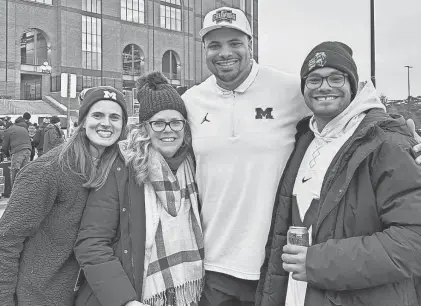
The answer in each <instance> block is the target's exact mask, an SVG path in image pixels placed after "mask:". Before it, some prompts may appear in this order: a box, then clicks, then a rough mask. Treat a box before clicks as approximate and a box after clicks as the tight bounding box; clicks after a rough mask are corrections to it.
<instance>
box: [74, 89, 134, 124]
mask: <svg viewBox="0 0 421 306" xmlns="http://www.w3.org/2000/svg"><path fill="white" fill-rule="evenodd" d="M78 99H79V105H80V108H79V119H78V122H79V123H80V122H82V120H83V119H84V118H85V117H86V115H87V114H88V112H89V109H90V108H91V107H92V105H94V104H95V103H96V102H98V101H100V100H110V101H114V102H116V103H118V105H120V106H121V109H122V110H123V117H124V121H125V122H127V117H128V115H127V106H126V101H125V100H124V95H123V93H122V92H120V91H119V90H117V89H115V88H114V87H111V86H98V87H92V88H87V89H84V90H82V91H81V93H80V94H79V97H78Z"/></svg>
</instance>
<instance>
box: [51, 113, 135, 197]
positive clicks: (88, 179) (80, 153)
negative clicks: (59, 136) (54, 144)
mask: <svg viewBox="0 0 421 306" xmlns="http://www.w3.org/2000/svg"><path fill="white" fill-rule="evenodd" d="M85 120H86V119H83V121H82V122H81V123H80V125H79V126H78V127H77V128H76V129H75V131H74V133H73V135H72V136H71V137H70V138H69V139H68V141H66V142H65V143H64V144H63V147H62V149H61V152H60V153H59V156H58V162H59V165H60V166H61V168H62V170H63V171H64V170H65V169H67V170H69V171H71V172H72V173H74V174H76V175H77V176H79V177H80V178H82V179H83V180H85V183H84V184H83V185H82V186H83V187H85V188H94V189H100V188H101V187H102V186H103V185H104V184H105V181H106V180H107V177H108V174H109V173H110V170H111V167H112V165H113V163H114V161H115V159H116V157H117V155H118V154H119V148H118V141H120V140H122V139H123V138H124V129H125V127H126V124H127V120H126V119H125V118H123V126H122V130H121V135H120V137H119V138H118V140H117V141H116V142H115V143H114V144H113V145H111V146H109V147H107V148H105V150H104V152H103V154H102V155H101V158H100V160H99V164H98V167H96V165H95V162H94V159H93V157H92V155H91V152H90V149H89V148H90V140H89V139H88V137H87V136H86V130H85V128H84V127H83V125H84V122H85Z"/></svg>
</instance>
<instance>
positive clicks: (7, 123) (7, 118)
mask: <svg viewBox="0 0 421 306" xmlns="http://www.w3.org/2000/svg"><path fill="white" fill-rule="evenodd" d="M4 122H5V127H6V129H8V128H9V127H11V126H12V125H13V122H12V120H11V118H10V117H9V116H6V117H4Z"/></svg>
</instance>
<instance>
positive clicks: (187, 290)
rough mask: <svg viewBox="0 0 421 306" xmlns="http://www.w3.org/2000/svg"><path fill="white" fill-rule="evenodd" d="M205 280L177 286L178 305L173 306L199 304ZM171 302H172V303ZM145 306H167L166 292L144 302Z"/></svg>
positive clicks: (176, 297)
mask: <svg viewBox="0 0 421 306" xmlns="http://www.w3.org/2000/svg"><path fill="white" fill-rule="evenodd" d="M204 284H205V279H204V278H202V279H198V280H194V281H189V282H187V283H184V284H183V285H180V286H177V287H175V288H174V290H175V299H176V304H175V305H172V304H171V306H189V305H190V304H191V303H198V302H199V300H200V296H201V295H202V291H203V286H204ZM170 302H171V301H170ZM142 303H144V304H147V305H151V306H166V305H167V294H166V291H163V292H160V293H158V294H156V295H154V296H153V297H151V298H148V299H146V300H143V302H142Z"/></svg>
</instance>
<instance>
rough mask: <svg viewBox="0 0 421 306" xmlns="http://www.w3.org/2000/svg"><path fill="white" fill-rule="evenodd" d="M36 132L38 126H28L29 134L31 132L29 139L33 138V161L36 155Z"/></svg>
mask: <svg viewBox="0 0 421 306" xmlns="http://www.w3.org/2000/svg"><path fill="white" fill-rule="evenodd" d="M36 132H37V129H36V127H35V126H34V125H33V124H30V125H29V126H28V134H29V139H30V140H31V146H32V149H31V161H33V160H34V157H35V143H34V137H35V134H36Z"/></svg>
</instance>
